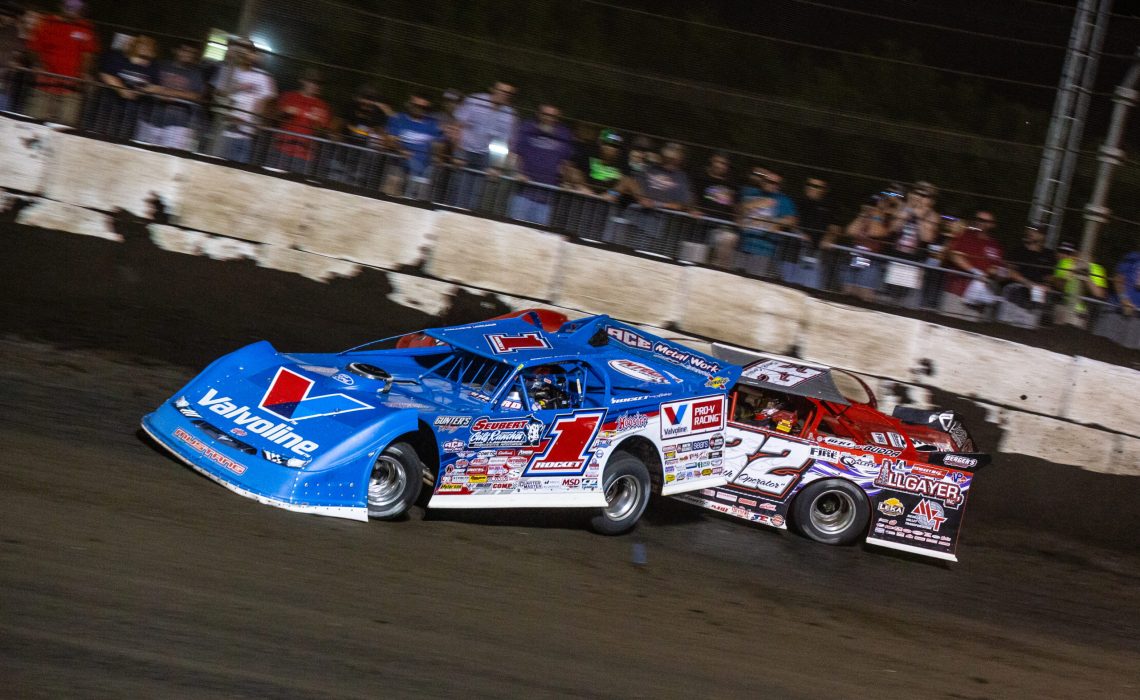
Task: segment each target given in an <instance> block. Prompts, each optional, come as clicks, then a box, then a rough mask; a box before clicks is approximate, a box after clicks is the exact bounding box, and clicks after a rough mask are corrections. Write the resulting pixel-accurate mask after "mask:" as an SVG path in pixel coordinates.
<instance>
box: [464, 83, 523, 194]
mask: <svg viewBox="0 0 1140 700" xmlns="http://www.w3.org/2000/svg"><path fill="white" fill-rule="evenodd" d="M514 96H515V88H514V86H512V85H510V84H509V83H504V82H498V83H495V85H494V86H493V87H492V88H491V91H490V92H480V93H476V94H474V95H468V96H467V98H466V99H465V100H463V102H462V103H461V104H460V105H459V107H457V108H456V110H455V118H456V120H458V122H459V124H460V134H459V152H458V154H457V159H458V161H459V162H460V163H462V164H463V165H465V166H467V167H468V168H473V169H475V170H489V171H490V172H489V174H491V175H497V174H498V169H499V168H500V167H502V165H503V161H504V160H505V159H506V156H507V153H508V150H507V149H508V148H509V147H510V144H511V142H512V141H513V140H514V135H515V129H516V128H517V124H518V119H517V117H516V116H515V110H514V108H513V107H511V100H512V99H514ZM455 185H456V196H455V202H456V204H457V205H458V206H461V207H464V208H467V209H471V208H474V206H475V203H476V202H478V201H479V197H480V194H481V193H482V179H481V178H480V177H478V176H475V175H472V174H471V173H466V174H464V176H463V177H459V178H456V180H455Z"/></svg>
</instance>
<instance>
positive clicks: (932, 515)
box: [678, 422, 972, 560]
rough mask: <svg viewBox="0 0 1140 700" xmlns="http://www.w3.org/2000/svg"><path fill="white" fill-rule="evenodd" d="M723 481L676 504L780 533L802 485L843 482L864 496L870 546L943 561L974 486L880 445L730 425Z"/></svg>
mask: <svg viewBox="0 0 1140 700" xmlns="http://www.w3.org/2000/svg"><path fill="white" fill-rule="evenodd" d="M725 477H726V478H727V479H728V483H727V484H726V485H725V486H723V487H719V488H706V489H702V490H701V491H699V492H697V493H692V494H684V495H681V496H678V498H679V499H680V500H683V501H685V502H687V503H692V504H694V505H699V506H701V507H704V508H708V509H710V510H714V511H717V512H720V513H724V514H727V515H731V516H734V517H737V518H741V519H744V520H749V521H752V522H758V523H761V524H764V525H769V526H771V527H777V528H781V529H783V528H786V527H787V521H788V512H789V510H790V508H791V504H792V502H793V501H794V500H795V497H796V496H797V495H798V494H799V492H800V491H801V490H802V489H803V488H804V487H805V486H807V485H808V484H810V483H812V482H814V481H817V480H819V479H845V480H847V481H850V482H852V483H854V484H856V485H857V486H859V488H860V489H862V490H863V492H864V493H865V494H866V496H867V502H868V504H869V506H870V508H871V523H870V527H869V533H868V537H867V542H868V543H871V544H876V545H879V546H883V547H889V548H893V549H900V550H904V551H909V552H914V553H918V554H922V555H925V556H931V557H935V558H940V559H948V560H955V555H954V552H955V549H956V547H957V540H958V532H959V528H960V527H961V523H962V516H963V513H964V511H965V506H966V500H967V497H968V495H969V488H970V482H971V480H972V475H971V474H970V473H969V472H966V471H961V470H957V469H952V468H948V467H942V466H933V465H929V464H923V463H917V462H912V461H907V460H905V459H902V458H901V457H900V451H899V450H896V449H892V448H888V447H883V446H880V445H856V444H855V443H853V442H852V441H850V440H845V439H841V438H823V439H822V440H819V441H813V440H808V439H804V438H798V437H792V436H789V435H785V434H783V433H779V432H775V431H771V430H766V429H763V428H758V427H755V426H751V425H745V424H741V423H736V422H730V423H729V424H728V431H727V442H726V445H725Z"/></svg>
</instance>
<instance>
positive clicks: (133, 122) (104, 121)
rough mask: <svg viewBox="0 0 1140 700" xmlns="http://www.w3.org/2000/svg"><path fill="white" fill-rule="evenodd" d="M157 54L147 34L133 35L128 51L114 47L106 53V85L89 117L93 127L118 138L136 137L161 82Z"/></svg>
mask: <svg viewBox="0 0 1140 700" xmlns="http://www.w3.org/2000/svg"><path fill="white" fill-rule="evenodd" d="M157 55H158V45H157V44H156V43H155V41H154V39H152V38H151V37H149V36H143V35H139V36H136V37H134V38H133V39H131V41H130V43H129V44H127V48H126V50H125V51H122V52H119V51H115V50H114V49H112V50H110V51H108V52H107V53H106V54H104V55H103V58H102V60H101V61H100V62H99V82H100V83H102V87H100V88H99V92H98V93H97V94H96V96H95V108H94V110H92V112H91V114H90V116H89V117H88V120H89V121H90V122H91V123H90V125H89V126H90V128H91V129H92V130H93V131H95V132H97V133H100V134H103V135H105V136H110V137H111V138H115V139H124V140H126V139H130V138H133V137H134V135H135V131H136V130H137V129H138V125H139V116H140V114H141V112H142V110H143V109H144V108H145V107H148V106H149V104H150V103H149V101H148V93H150V92H151V91H152V90H153V89H154V85H155V83H156V82H158V67H157V66H156V65H155V64H154V59H155V56H157Z"/></svg>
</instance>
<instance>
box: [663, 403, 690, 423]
mask: <svg viewBox="0 0 1140 700" xmlns="http://www.w3.org/2000/svg"><path fill="white" fill-rule="evenodd" d="M688 408H689V404H687V403H683V404H681V405H680V406H669V405H666V406H665V407H664V409H663V410H662V413H664V414H665V417H666V418H667V419H669V425H678V424H679V423H680V422H681V421H683V420H685V411H687V410H688Z"/></svg>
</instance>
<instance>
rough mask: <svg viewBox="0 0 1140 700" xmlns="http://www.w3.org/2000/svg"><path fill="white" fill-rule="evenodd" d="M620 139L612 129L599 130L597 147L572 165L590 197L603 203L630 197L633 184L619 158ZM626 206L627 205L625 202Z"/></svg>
mask: <svg viewBox="0 0 1140 700" xmlns="http://www.w3.org/2000/svg"><path fill="white" fill-rule="evenodd" d="M623 143H624V139H623V138H622V136H621V134H619V133H618V132H616V131H614V130H613V129H602V132H601V133H600V134H598V141H597V145H596V146H594V147H593V148H592V149H590V150H587V151H586V152H584V153H582V154H581V157H580V158H579V160H578V163H577V164H576V168H575V169H577V170H579V171H581V173H582V181H583V183H584V184H585V185H586V187H587V188H588V189H589V191H590V193H591V194H594V195H596V196H598V197H601V198H602V199H604V200H606V201H607V202H617V201H618V200H619V199H622V198H628V197H630V196H631V194H632V193H633V191H634V190H633V187H634V186H633V182H632V180H631V179H630V176H629V170H628V167H627V165H626V163H625V161H624V159H623V158H622V145H623ZM625 203H627V204H628V202H625Z"/></svg>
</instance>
